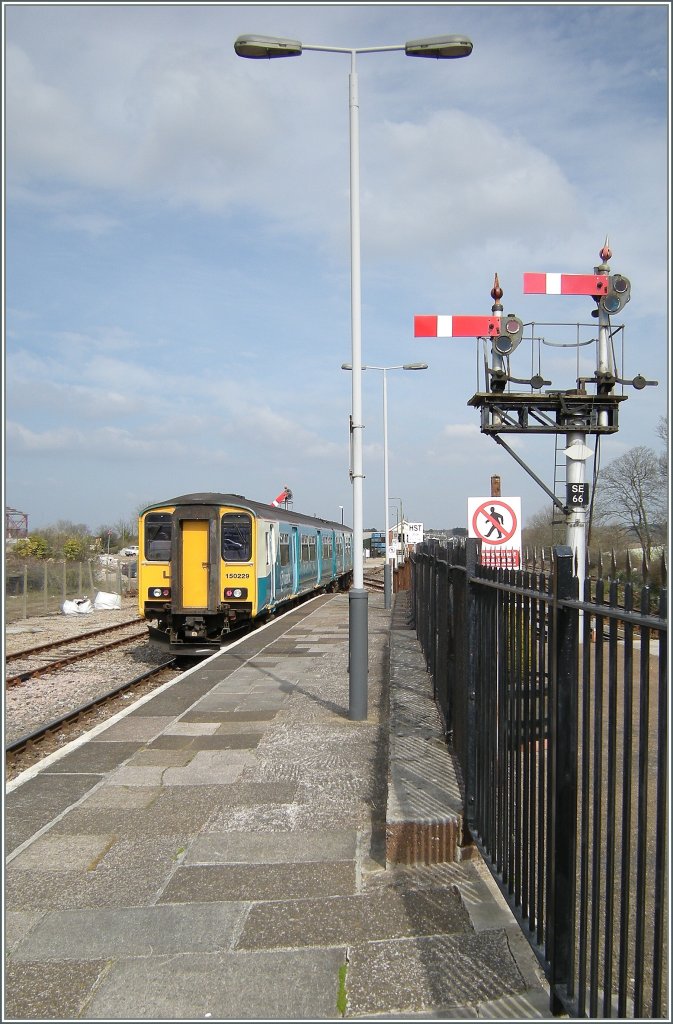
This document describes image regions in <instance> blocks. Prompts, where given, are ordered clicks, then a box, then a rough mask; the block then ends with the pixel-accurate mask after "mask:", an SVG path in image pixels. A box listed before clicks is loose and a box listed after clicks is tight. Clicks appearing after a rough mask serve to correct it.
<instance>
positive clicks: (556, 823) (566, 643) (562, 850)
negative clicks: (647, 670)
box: [548, 545, 579, 1012]
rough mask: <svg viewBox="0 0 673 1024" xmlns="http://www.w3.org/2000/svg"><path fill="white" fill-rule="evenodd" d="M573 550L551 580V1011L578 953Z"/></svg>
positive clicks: (557, 1006)
mask: <svg viewBox="0 0 673 1024" xmlns="http://www.w3.org/2000/svg"><path fill="white" fill-rule="evenodd" d="M577 598H578V586H577V580H576V579H575V578H574V576H573V552H572V549H571V548H570V547H569V546H568V545H558V546H557V547H555V548H554V562H553V583H552V638H551V640H552V649H551V652H550V654H551V678H550V691H551V692H550V698H551V735H550V743H551V750H550V754H551V757H550V780H549V782H550V795H551V806H550V808H549V817H550V822H549V825H550V832H549V835H550V846H549V854H550V856H549V885H550V889H549V893H548V907H549V912H548V923H549V931H548V935H549V947H550V948H549V954H548V960H549V963H550V966H551V977H550V990H551V1000H552V1010H554V1011H555V1012H559V1011H560V1010H562V1009H563V1008H564V1001H563V998H562V995H561V993H564V994H566V995H570V994H571V993H570V992H569V989H570V987H571V985H572V981H571V979H572V964H573V952H574V912H575V856H576V846H577V834H576V826H577V724H578V723H577V696H578V695H577V679H578V671H577V659H578V636H579V632H578V626H579V621H578V620H579V611H578V609H577V608H570V607H568V606H567V605H566V604H565V603H564V602H566V601H573V600H575V601H576V600H577Z"/></svg>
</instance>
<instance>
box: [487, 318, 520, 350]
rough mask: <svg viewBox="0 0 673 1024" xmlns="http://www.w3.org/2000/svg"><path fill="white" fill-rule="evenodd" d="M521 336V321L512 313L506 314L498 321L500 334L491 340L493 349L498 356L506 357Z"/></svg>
mask: <svg viewBox="0 0 673 1024" xmlns="http://www.w3.org/2000/svg"><path fill="white" fill-rule="evenodd" d="M522 335H523V323H522V321H521V320H519V318H518V316H514V314H513V313H508V314H507V316H506V317H504V318H503V319H502V320H501V321H500V334H499V335H498V337H497V338H494V339H493V348H494V350H495V351H496V352H497V353H498V355H499V356H508V355H509V354H510V353H511V352H513V351H514V349H515V348H516V347H517V345H518V344H519V342H520V341H521V337H522Z"/></svg>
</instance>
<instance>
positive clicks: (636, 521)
mask: <svg viewBox="0 0 673 1024" xmlns="http://www.w3.org/2000/svg"><path fill="white" fill-rule="evenodd" d="M595 512H596V515H597V517H598V518H599V520H602V521H603V522H612V523H616V524H619V525H620V526H623V527H626V528H627V529H628V528H630V529H632V530H633V531H634V532H635V534H636V535H637V537H638V539H639V541H640V546H641V547H642V549H643V550H644V551H645V552H646V553H647V556H648V558H649V557H650V555H651V553H652V544H653V529H654V528H655V527H656V526H657V525H660V524H661V523H662V522H663V521H664V519H665V517H666V477H665V473H664V472H662V463H661V459H660V458H659V456H658V455H657V454H656V452H654V451H653V450H652V449H651V448H647V447H645V446H644V445H638V446H637V447H635V448H629V450H628V451H627V452H624V454H623V455H621V456H620V457H619V458H618V459H614V461H613V462H610V463H609V464H608V465H607V466H606V467H605V469H603V470H602V471H601V473H600V476H599V480H598V489H597V494H596V504H595Z"/></svg>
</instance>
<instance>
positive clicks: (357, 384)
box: [234, 34, 472, 721]
mask: <svg viewBox="0 0 673 1024" xmlns="http://www.w3.org/2000/svg"><path fill="white" fill-rule="evenodd" d="M234 50H235V51H236V53H237V54H238V56H239V57H249V58H252V59H272V58H275V57H299V56H301V54H302V53H303V51H304V50H316V51H323V52H326V53H347V54H350V58H351V70H350V76H349V141H350V228H351V348H352V357H351V363H352V366H353V376H352V402H351V432H352V441H353V443H352V468H351V472H352V475H353V586H352V587H351V589H350V591H349V595H348V596H349V614H348V628H349V634H348V640H349V708H348V717H349V718H350V719H352V720H354V721H362V720H364V719H366V718H367V679H368V658H369V653H368V621H367V614H368V613H367V591H366V590H365V589H364V552H363V542H364V529H363V504H362V481H363V479H364V474H363V472H362V430H363V423H362V380H361V377H362V374H361V373H360V370H361V369H362V330H361V322H362V310H361V281H360V276H361V275H360V170H359V162H360V153H359V99H358V79H357V72H356V55H357V54H358V53H384V52H387V51H390V50H403V51H404V52H405V54H406V55H407V57H434V58H436V59H447V58H457V57H468V56H469V55H470V53H471V52H472V42H471V40H470V39H468V38H467V37H466V36H458V35H449V36H436V37H433V38H431V39H413V40H410V41H409V42H406V43H402V44H400V45H396V46H365V47H358V48H352V47H343V46H317V45H313V44H310V45H309V44H307V43H301V42H300V41H299V40H297V39H278V38H276V37H272V36H258V35H250V34H248V35H242V36H239V37H238V39H237V40H236V41H235V43H234Z"/></svg>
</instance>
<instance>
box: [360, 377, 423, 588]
mask: <svg viewBox="0 0 673 1024" xmlns="http://www.w3.org/2000/svg"><path fill="white" fill-rule="evenodd" d="M427 368H428V364H427V363H404V364H402V365H401V366H372V365H371V364H367V366H363V367H362V369H363V370H382V371H383V500H384V507H385V524H386V525H385V529H386V532H385V538H386V562H385V565H384V567H383V593H384V602H383V606H384V608H391V607H392V604H393V580H392V567H391V564H390V558H389V557H388V532H389V529H390V517H389V512H388V505H389V500H388V370H427ZM341 369H342V370H352V366H351V364H350V363H342V364H341Z"/></svg>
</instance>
